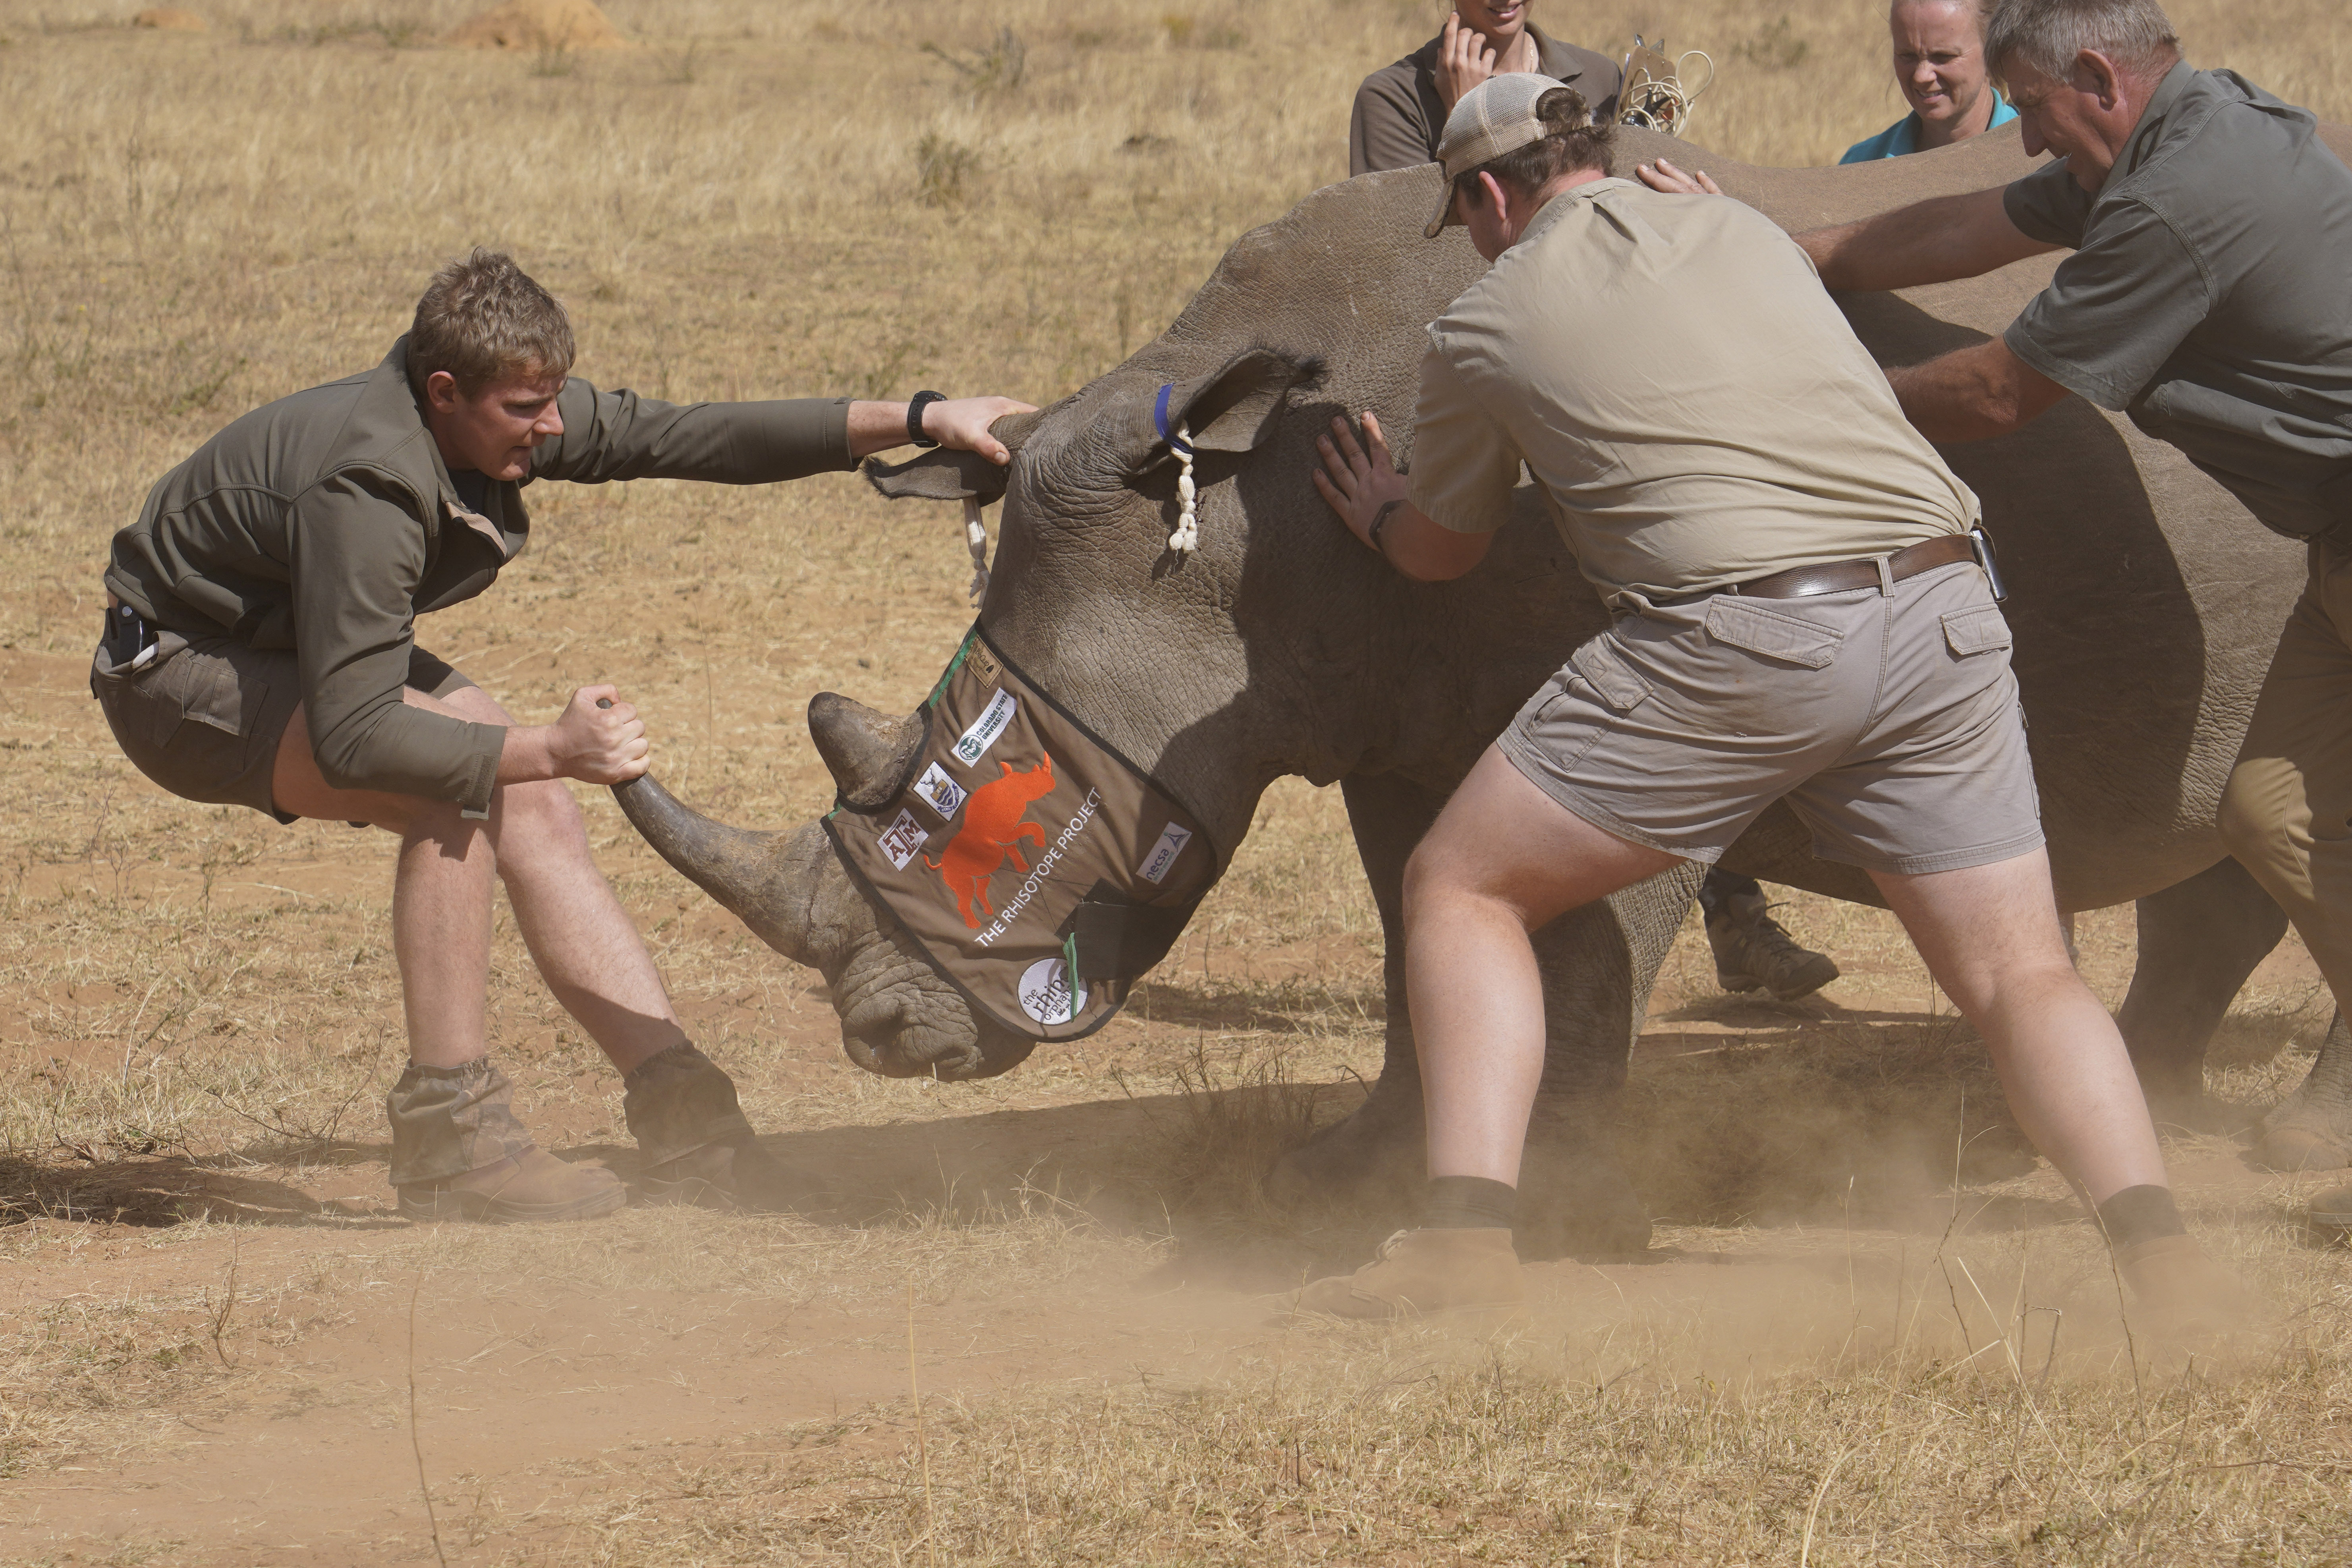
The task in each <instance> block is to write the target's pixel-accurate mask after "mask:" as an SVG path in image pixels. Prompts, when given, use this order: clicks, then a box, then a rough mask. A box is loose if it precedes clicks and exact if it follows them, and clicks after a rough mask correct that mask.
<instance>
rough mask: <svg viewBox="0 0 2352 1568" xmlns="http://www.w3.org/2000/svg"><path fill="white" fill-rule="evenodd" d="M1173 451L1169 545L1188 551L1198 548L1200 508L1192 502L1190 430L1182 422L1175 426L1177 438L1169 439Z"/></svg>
mask: <svg viewBox="0 0 2352 1568" xmlns="http://www.w3.org/2000/svg"><path fill="white" fill-rule="evenodd" d="M1168 446H1169V449H1170V450H1171V451H1173V452H1174V453H1175V454H1176V463H1177V468H1176V531H1175V532H1173V533H1171V534H1170V535H1169V536H1168V548H1169V549H1171V550H1173V551H1174V552H1176V553H1177V554H1179V555H1190V554H1192V552H1194V551H1195V550H1198V549H1200V548H1201V509H1200V508H1199V506H1198V505H1196V504H1195V498H1196V496H1197V495H1198V493H1199V492H1198V491H1196V490H1195V489H1193V487H1192V431H1191V430H1189V429H1187V428H1186V427H1185V426H1182V425H1181V424H1180V425H1178V426H1176V438H1175V439H1174V440H1173V441H1171V442H1170V443H1168Z"/></svg>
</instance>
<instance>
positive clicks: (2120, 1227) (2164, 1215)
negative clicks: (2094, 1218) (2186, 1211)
mask: <svg viewBox="0 0 2352 1568" xmlns="http://www.w3.org/2000/svg"><path fill="white" fill-rule="evenodd" d="M2099 1224H2100V1225H2102V1226H2105V1228H2106V1232H2107V1245H2108V1246H2110V1247H2129V1246H2131V1245H2132V1244H2133V1243H2135V1242H2140V1241H2154V1240H2156V1239H2157V1238H2158V1237H2166V1236H2185V1235H2187V1234H2188V1232H2189V1227H2188V1226H2185V1225H2183V1224H2181V1223H2180V1207H2179V1205H2177V1204H2175V1203H2174V1202H2173V1201H2172V1190H2171V1189H2170V1188H2169V1187H2153V1186H2149V1187H2126V1188H2125V1189H2124V1190H2123V1191H2122V1192H2119V1193H2117V1194H2116V1195H2115V1196H2114V1197H2111V1198H2109V1199H2108V1200H2107V1201H2106V1202H2105V1203H2103V1204H2101V1205H2099Z"/></svg>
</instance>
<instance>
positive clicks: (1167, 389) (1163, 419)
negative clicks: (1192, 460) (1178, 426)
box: [1151, 381, 1192, 458]
mask: <svg viewBox="0 0 2352 1568" xmlns="http://www.w3.org/2000/svg"><path fill="white" fill-rule="evenodd" d="M1175 390H1176V384H1175V383H1174V382H1172V381H1171V382H1168V383H1165V384H1162V385H1161V386H1160V395H1159V397H1158V398H1156V399H1155V400H1153V402H1152V405H1151V423H1152V425H1153V426H1155V427H1156V428H1157V429H1158V430H1159V432H1160V439H1161V440H1163V441H1165V442H1167V443H1168V447H1169V449H1170V450H1171V451H1174V452H1181V453H1182V454H1183V455H1184V456H1186V457H1188V458H1189V457H1191V456H1192V445H1191V443H1189V442H1184V441H1179V440H1178V439H1177V438H1176V431H1175V428H1174V427H1173V426H1171V425H1170V424H1169V423H1168V395H1169V394H1170V393H1171V392H1173V391H1175Z"/></svg>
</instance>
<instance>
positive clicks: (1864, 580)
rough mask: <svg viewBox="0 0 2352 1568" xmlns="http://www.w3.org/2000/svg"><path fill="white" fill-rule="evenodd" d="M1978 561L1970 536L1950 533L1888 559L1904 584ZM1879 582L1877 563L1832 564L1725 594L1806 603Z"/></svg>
mask: <svg viewBox="0 0 2352 1568" xmlns="http://www.w3.org/2000/svg"><path fill="white" fill-rule="evenodd" d="M1975 559H1976V549H1975V547H1974V546H1973V545H1972V544H1970V543H1969V536H1968V535H1967V534H1965V533H1948V534H1946V535H1944V536H1943V537H1942V538H1940V539H1927V540H1922V541H1921V542H1918V543H1917V544H1915V545H1912V546H1911V547H1910V548H1909V549H1907V550H1898V551H1896V552H1895V553H1894V554H1892V555H1890V556H1888V557H1887V558H1886V570H1887V575H1888V576H1890V577H1891V578H1893V579H1894V580H1895V582H1897V583H1900V582H1902V581H1903V580H1904V579H1905V578H1906V577H1916V576H1917V575H1919V574H1920V573H1922V572H1932V571H1934V570H1935V569H1936V568H1937V567H1938V566H1949V565H1951V564H1952V563H1955V562H1958V561H1973V560H1975ZM1878 581H1879V579H1878V563H1877V562H1876V561H1875V560H1864V561H1832V562H1830V563H1828V564H1826V565H1822V566H1792V567H1790V569H1789V570H1788V571H1786V572H1775V573H1773V574H1772V575H1770V576H1769V577H1757V578H1754V579H1751V580H1750V581H1748V582H1746V583H1734V584H1731V585H1730V586H1729V587H1727V588H1725V589H1723V590H1722V592H1724V593H1727V594H1738V595H1740V596H1741V597H1742V598H1748V599H1804V598H1810V597H1811V596H1812V595H1815V594H1848V593H1852V592H1853V590H1854V589H1856V588H1875V587H1877V586H1878Z"/></svg>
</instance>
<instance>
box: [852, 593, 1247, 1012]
mask: <svg viewBox="0 0 2352 1568" xmlns="http://www.w3.org/2000/svg"><path fill="white" fill-rule="evenodd" d="M920 716H921V718H922V721H923V723H924V726H925V729H924V738H923V743H922V745H921V746H920V748H919V749H918V751H917V752H916V753H915V757H914V760H913V761H912V762H911V763H908V767H907V770H906V773H905V774H904V775H903V776H902V777H901V778H900V779H899V780H898V787H897V788H896V789H894V790H893V791H892V792H891V795H890V798H889V801H888V803H887V805H883V806H881V807H880V808H878V809H877V810H872V811H860V810H859V809H857V808H856V807H855V806H853V805H850V804H849V802H848V801H847V800H846V799H844V798H841V797H838V796H836V797H835V803H834V808H833V810H832V811H830V812H828V813H827V814H826V815H825V817H824V829H825V832H826V834H827V835H828V836H829V837H831V838H832V840H833V844H834V848H835V852H836V853H838V854H839V855H840V857H841V861H842V864H843V865H844V866H845V867H847V868H848V869H849V874H850V876H851V877H852V878H854V879H856V882H857V884H858V886H859V888H860V889H861V890H862V891H864V893H865V894H866V899H867V900H868V901H869V902H871V903H872V904H873V905H874V906H875V908H876V909H877V910H881V911H883V912H884V913H885V914H887V917H888V918H889V919H890V921H892V922H894V923H895V924H896V925H897V926H898V929H899V930H900V931H904V932H905V933H906V935H907V937H908V939H909V940H910V941H911V942H912V943H913V944H914V946H915V949H916V951H917V952H920V953H921V954H922V955H923V957H924V959H925V960H926V961H927V962H929V964H930V966H931V967H932V968H933V969H935V970H937V971H938V972H939V973H940V977H941V978H942V979H944V980H946V981H947V982H948V983H949V984H951V985H953V986H954V987H955V988H956V989H957V990H958V991H960V992H961V993H962V994H963V996H964V999H965V1000H966V1001H968V1002H970V1003H971V1005H972V1006H974V1007H975V1008H977V1009H979V1010H981V1011H982V1012H983V1013H985V1014H986V1015H987V1016H990V1017H992V1018H993V1019H995V1020H996V1021H997V1022H998V1023H1000V1024H1002V1025H1003V1026H1005V1027H1006V1028H1009V1029H1012V1030H1013V1031H1014V1032H1015V1033H1018V1034H1024V1035H1027V1036H1029V1037H1032V1038H1034V1039H1040V1040H1075V1039H1078V1038H1081V1037H1084V1036H1087V1035H1090V1034H1092V1033H1093V1032H1094V1031H1095V1030H1097V1029H1098V1028H1100V1027H1102V1026H1103V1025H1105V1024H1107V1023H1108V1022H1109V1021H1110V1019H1111V1017H1112V1016H1113V1015H1114V1014H1116V1013H1117V1012H1118V1009H1119V1008H1120V1006H1121V1005H1124V1004H1125V1003H1126V1001H1127V994H1128V989H1129V986H1130V985H1131V984H1133V982H1134V981H1135V980H1136V978H1137V977H1138V976H1139V975H1141V974H1142V973H1145V972H1146V971H1147V970H1149V969H1150V967H1151V966H1152V965H1153V964H1155V963H1159V962H1160V960H1161V959H1162V958H1164V957H1166V956H1167V954H1168V950H1169V949H1170V948H1171V947H1172V946H1174V945H1175V942H1176V939H1177V937H1178V936H1179V935H1181V933H1182V931H1183V930H1184V922H1185V921H1188V920H1190V919H1191V918H1192V911H1193V910H1194V909H1195V908H1197V907H1198V906H1199V904H1200V902H1201V900H1202V897H1203V896H1204V895H1205V894H1206V893H1207V892H1208V890H1209V889H1211V888H1212V887H1213V886H1214V885H1215V884H1216V880H1217V879H1218V877H1220V876H1221V875H1223V871H1224V864H1223V858H1221V857H1220V856H1219V854H1218V853H1217V848H1216V846H1215V844H1214V843H1213V842H1212V840H1211V839H1210V837H1209V834H1208V831H1207V829H1206V828H1205V827H1203V826H1202V823H1201V819H1200V818H1199V817H1198V816H1195V815H1194V814H1193V813H1192V811H1191V810H1189V809H1188V808H1186V807H1185V806H1184V805H1182V804H1181V802H1179V801H1177V800H1176V799H1175V798H1174V797H1173V796H1171V795H1169V793H1168V792H1167V791H1166V790H1164V789H1163V788H1161V787H1160V785H1159V784H1156V783H1154V782H1153V781H1152V779H1151V778H1150V775H1148V774H1146V773H1144V772H1143V770H1141V769H1140V768H1138V767H1137V766H1136V765H1135V764H1134V763H1130V762H1129V761H1128V760H1127V759H1126V758H1125V757H1123V756H1121V755H1119V754H1118V752H1116V751H1114V750H1112V749H1111V747H1110V745H1109V744H1108V742H1105V741H1104V740H1103V739H1102V738H1101V737H1100V736H1098V735H1097V734H1095V732H1094V731H1091V730H1089V729H1087V727H1086V725H1084V724H1083V723H1081V722H1079V721H1078V720H1077V719H1076V717H1075V716H1073V715H1072V714H1071V713H1070V712H1069V711H1068V710H1066V709H1065V708H1063V707H1062V706H1061V704H1059V703H1058V702H1055V700H1053V699H1052V698H1051V697H1048V696H1046V695H1045V693H1044V692H1043V691H1040V690H1039V689H1037V688H1036V686H1035V685H1034V684H1033V683H1032V682H1031V681H1030V680H1029V679H1028V678H1027V677H1026V676H1024V674H1022V673H1021V671H1020V670H1018V669H1016V668H1014V667H1013V663H1012V661H1011V660H1009V659H1007V658H1005V657H1004V656H1003V653H1002V652H1001V651H999V650H998V649H997V648H996V647H995V646H994V645H992V643H990V642H989V640H988V638H987V637H986V635H985V634H984V633H982V630H981V628H980V626H978V625H977V624H975V625H974V626H972V628H971V631H970V632H969V633H967V634H966V635H965V637H964V640H963V644H962V646H961V647H959V648H958V649H957V650H956V655H955V658H953V659H952V660H950V663H949V665H948V668H947V673H945V674H944V675H942V676H940V681H939V684H938V685H937V686H936V687H934V688H933V689H932V690H931V695H930V697H929V699H928V700H926V701H925V702H924V704H923V710H922V713H921V715H920Z"/></svg>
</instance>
